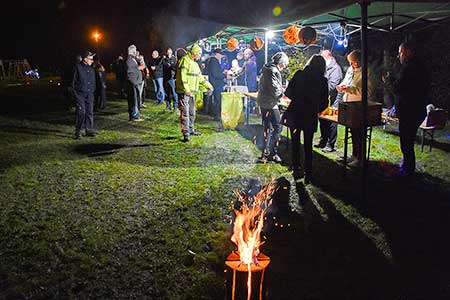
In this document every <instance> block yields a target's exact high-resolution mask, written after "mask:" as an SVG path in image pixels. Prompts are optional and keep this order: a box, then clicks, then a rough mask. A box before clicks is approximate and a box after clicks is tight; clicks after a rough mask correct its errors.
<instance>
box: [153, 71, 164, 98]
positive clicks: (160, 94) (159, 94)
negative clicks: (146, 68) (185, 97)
mask: <svg viewBox="0 0 450 300" xmlns="http://www.w3.org/2000/svg"><path fill="white" fill-rule="evenodd" d="M163 81H164V80H163V78H162V77H160V78H154V79H153V86H154V87H155V94H156V100H158V103H159V104H161V103H163V102H164V99H165V97H166V94H165V93H164V82H163Z"/></svg>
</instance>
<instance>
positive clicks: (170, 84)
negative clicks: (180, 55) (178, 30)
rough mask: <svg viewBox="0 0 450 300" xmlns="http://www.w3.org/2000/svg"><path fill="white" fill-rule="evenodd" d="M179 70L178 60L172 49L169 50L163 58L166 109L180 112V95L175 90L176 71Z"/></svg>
mask: <svg viewBox="0 0 450 300" xmlns="http://www.w3.org/2000/svg"><path fill="white" fill-rule="evenodd" d="M176 69H177V58H176V57H175V55H173V51H172V48H167V50H166V55H165V56H164V57H163V77H164V90H165V92H166V95H167V98H166V109H168V110H170V109H171V104H172V105H173V110H174V111H178V95H177V93H176V89H175V71H176Z"/></svg>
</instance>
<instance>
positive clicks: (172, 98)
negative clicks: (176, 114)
mask: <svg viewBox="0 0 450 300" xmlns="http://www.w3.org/2000/svg"><path fill="white" fill-rule="evenodd" d="M164 89H165V91H166V95H167V98H166V103H167V104H166V107H167V108H168V109H170V108H171V107H170V106H171V104H172V106H173V109H177V108H178V94H177V92H176V90H175V79H170V80H167V81H166V82H165V83H164ZM171 102H172V103H171Z"/></svg>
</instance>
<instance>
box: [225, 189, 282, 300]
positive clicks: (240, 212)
mask: <svg viewBox="0 0 450 300" xmlns="http://www.w3.org/2000/svg"><path fill="white" fill-rule="evenodd" d="M274 190H275V187H274V183H273V181H272V182H270V183H269V184H267V185H266V186H264V187H262V188H261V190H260V191H259V192H258V194H256V195H255V196H254V197H246V196H245V195H243V194H240V193H236V194H237V196H238V201H239V203H240V208H239V209H236V208H235V209H234V213H235V215H236V218H235V219H234V225H233V235H232V237H231V240H232V241H233V243H235V244H236V246H237V248H238V251H237V252H233V253H231V254H230V255H229V256H228V257H227V259H226V262H225V264H226V265H227V266H229V267H230V268H231V269H232V270H233V285H232V294H231V297H232V298H231V299H232V300H234V297H235V288H236V272H248V277H247V300H250V299H251V296H252V273H253V272H259V271H261V281H260V285H259V299H260V300H262V288H263V281H264V272H265V269H266V268H267V266H268V265H269V263H270V258H269V257H268V256H266V255H264V254H262V253H260V251H259V247H260V246H261V245H262V244H264V242H262V241H261V238H260V235H261V231H262V229H263V226H264V216H265V213H266V210H267V208H268V207H269V206H270V205H271V204H272V201H271V198H272V194H273V192H274Z"/></svg>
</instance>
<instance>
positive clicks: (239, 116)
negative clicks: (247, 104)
mask: <svg viewBox="0 0 450 300" xmlns="http://www.w3.org/2000/svg"><path fill="white" fill-rule="evenodd" d="M243 122H244V104H243V103H242V95H241V94H240V93H222V126H223V128H228V129H235V128H236V127H237V125H238V124H239V123H243Z"/></svg>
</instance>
